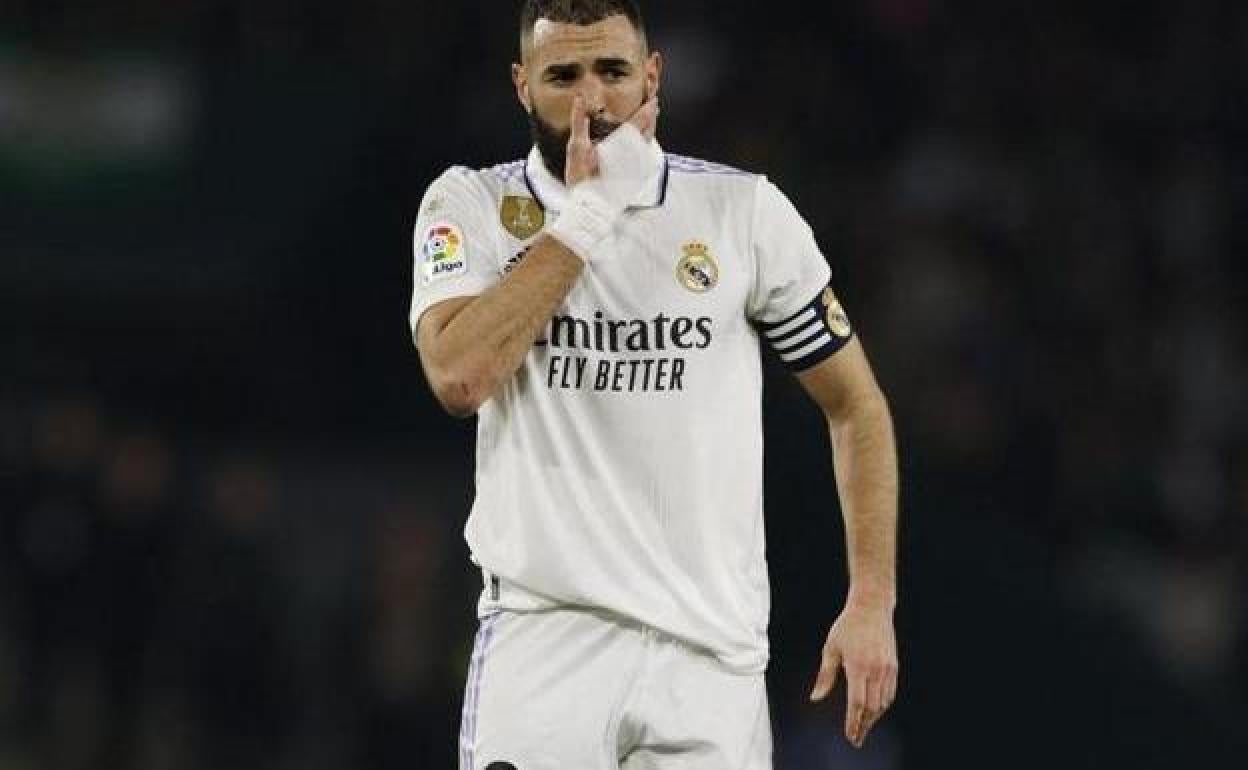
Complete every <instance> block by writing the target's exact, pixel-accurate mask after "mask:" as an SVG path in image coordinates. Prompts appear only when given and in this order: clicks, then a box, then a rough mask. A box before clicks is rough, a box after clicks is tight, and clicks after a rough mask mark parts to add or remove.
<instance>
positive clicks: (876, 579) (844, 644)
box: [798, 338, 898, 746]
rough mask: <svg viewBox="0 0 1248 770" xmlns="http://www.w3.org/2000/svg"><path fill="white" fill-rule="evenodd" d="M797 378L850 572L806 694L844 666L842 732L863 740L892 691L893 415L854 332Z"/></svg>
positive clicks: (819, 693) (825, 687)
mask: <svg viewBox="0 0 1248 770" xmlns="http://www.w3.org/2000/svg"><path fill="white" fill-rule="evenodd" d="M798 380H799V381H800V382H801V384H802V386H803V387H804V388H805V389H806V391H807V392H808V393H809V394H810V395H811V397H812V398H814V400H815V401H816V402H817V403H818V404H819V407H820V408H821V409H822V410H823V413H824V416H825V417H826V419H827V423H828V432H829V434H830V436H831V440H832V448H833V453H834V462H835V472H836V481H837V490H838V493H839V495H840V500H841V510H842V511H843V512H844V517H845V540H846V549H847V552H848V555H849V576H850V587H849V597H848V599H847V601H846V603H845V608H844V610H842V612H841V614H840V616H839V617H838V618H837V619H836V622H835V623H833V624H832V628H831V629H830V630H829V632H828V638H827V641H826V642H825V644H824V650H823V659H822V662H821V666H820V670H819V675H818V677H817V679H816V681H815V688H814V691H813V692H812V693H811V699H812V700H821V699H822V698H824V697H826V696H827V695H828V693H829V692H831V691H832V688H833V687H834V686H835V684H836V677H837V670H838V669H839V668H842V667H843V668H844V669H845V673H846V684H847V688H848V692H847V698H848V709H847V711H846V717H845V735H846V737H847V738H849V740H850V741H852V742H853V743H854V745H856V746H861V745H862V742H863V741H864V740H865V739H866V736H867V732H868V731H869V730H870V729H871V727H872V726H873V725H874V724H875V722H876V721H877V720H878V719H879V718H880V717H881V716H882V715H883V713H884V712H885V711H886V710H887V709H888V707H889V706H890V705H891V704H892V702H893V699H894V698H895V697H896V692H897V669H898V664H897V642H896V637H895V634H894V631H893V609H894V608H895V606H896V603H897V576H896V558H897V557H896V554H897V452H896V447H895V445H894V439H893V424H892V418H891V417H890V415H889V410H888V404H887V402H886V401H885V399H884V395H883V393H881V392H880V388H879V386H878V385H877V384H876V382H875V377H874V375H873V374H872V373H871V367H870V365H869V364H868V363H867V359H866V355H865V354H864V353H863V350H862V345H861V344H860V343H859V341H858V339H857V338H855V339H853V340H851V341H850V343H849V344H848V345H846V347H845V348H844V350H842V351H841V352H840V353H838V354H837V355H834V356H832V357H831V358H828V359H826V360H825V361H823V362H822V363H820V364H818V365H817V366H815V367H813V368H811V369H810V370H809V371H806V372H803V373H802V374H800V375H798Z"/></svg>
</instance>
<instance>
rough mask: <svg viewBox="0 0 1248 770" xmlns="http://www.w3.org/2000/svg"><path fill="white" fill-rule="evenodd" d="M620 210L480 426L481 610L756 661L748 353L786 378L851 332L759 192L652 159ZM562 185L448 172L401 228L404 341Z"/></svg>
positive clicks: (760, 563) (746, 667)
mask: <svg viewBox="0 0 1248 770" xmlns="http://www.w3.org/2000/svg"><path fill="white" fill-rule="evenodd" d="M654 153H655V154H654V168H653V173H652V177H651V183H650V184H649V185H647V187H646V189H645V190H644V191H643V193H642V194H641V195H640V196H639V197H638V199H637V200H636V201H634V202H633V205H632V206H630V207H629V208H628V209H627V211H626V212H625V213H624V214H623V215H622V216H621V218H620V220H619V221H618V223H617V224H616V226H615V228H614V231H613V233H612V234H611V235H610V237H608V238H607V239H606V240H605V241H604V242H603V243H602V244H601V246H600V248H599V251H598V253H596V254H594V258H593V260H592V261H591V262H590V263H588V264H587V265H586V267H585V269H584V271H583V272H582V274H581V276H580V278H579V279H578V281H577V283H576V285H575V286H574V287H573V289H572V291H571V292H570V293H569V294H568V296H567V298H566V299H565V300H564V302H563V304H562V305H561V306H560V307H559V308H558V310H557V311H556V312H555V314H554V316H553V317H552V318H551V319H550V321H549V323H548V324H547V326H546V329H545V332H544V334H542V335H541V336H540V338H539V339H538V340H537V342H536V344H534V346H533V348H532V350H531V351H529V353H528V355H527V356H526V358H525V359H524V362H523V364H522V365H521V366H520V368H519V370H518V371H517V372H516V374H515V376H514V377H512V378H511V379H510V381H508V382H506V383H505V384H504V385H503V386H502V387H501V389H500V390H499V391H498V392H497V393H496V394H495V395H494V396H493V397H492V398H491V399H489V400H488V401H487V402H486V403H485V404H484V405H483V406H482V407H481V409H480V410H479V413H478V426H477V449H476V461H477V466H476V498H475V501H474V503H473V506H472V512H471V514H470V516H469V518H468V523H467V526H466V529H465V535H466V538H467V541H468V544H469V546H470V548H471V550H472V555H473V559H474V561H476V562H477V563H478V564H479V565H480V566H481V567H482V568H483V569H484V570H485V571H486V572H487V573H488V574H490V575H493V576H498V577H499V578H501V581H502V583H501V585H502V586H504V589H503V590H502V591H500V592H498V593H497V595H491V593H492V592H489V591H487V592H486V595H483V598H482V605H481V607H482V609H483V611H484V610H486V609H492V608H494V607H504V608H512V609H517V610H533V609H540V608H542V607H549V606H556V605H574V606H587V607H594V608H598V609H601V610H604V611H606V612H610V613H616V614H619V615H623V616H627V617H629V618H632V619H635V620H637V621H639V622H642V623H645V624H647V625H650V626H652V627H655V628H657V629H660V630H663V631H665V632H667V633H670V634H672V635H675V636H677V637H680V638H682V639H684V640H686V641H688V642H690V643H692V644H695V645H698V646H701V647H703V648H705V649H707V650H709V651H710V652H711V653H713V654H714V655H715V656H716V657H717V658H719V660H720V661H722V663H723V664H724V665H725V666H727V667H729V668H730V669H732V670H736V671H740V672H742V673H752V672H758V671H761V670H763V669H764V668H765V666H766V662H767V649H768V648H767V620H768V612H769V598H770V593H769V589H768V582H767V564H766V560H765V556H764V536H763V515H762V514H763V483H762V482H763V472H762V471H763V469H762V453H763V441H762V414H761V395H762V371H761V361H760V354H759V342H760V340H762V339H765V340H767V341H768V343H769V344H770V345H772V346H773V347H774V348H775V350H776V351H777V352H778V354H779V357H780V359H781V360H782V361H784V362H785V364H787V365H788V366H789V367H791V368H793V369H795V370H801V369H804V368H807V367H810V366H812V365H814V364H816V363H818V362H819V361H821V360H823V359H824V358H826V357H828V356H830V355H832V354H833V353H835V352H836V351H837V350H839V349H840V348H841V347H842V346H843V345H844V344H845V343H846V342H847V341H848V339H849V337H850V334H851V332H850V329H849V326H848V322H847V321H846V320H845V316H844V314H843V312H842V311H841V310H840V306H839V303H837V302H836V300H835V297H834V296H833V295H832V293H831V291H830V290H829V289H828V278H829V270H828V265H827V262H826V260H825V259H824V257H823V255H822V254H821V253H820V250H819V248H818V246H817V245H816V243H815V239H814V237H813V235H812V233H811V230H810V227H809V226H807V224H806V223H805V222H804V221H803V219H802V217H801V216H800V215H799V214H798V212H797V211H796V210H795V209H794V207H793V206H792V204H791V203H790V202H789V201H788V200H787V199H786V198H785V196H784V195H783V194H782V193H781V192H780V191H779V190H778V189H777V188H776V187H775V186H774V185H773V184H772V183H771V182H769V181H768V180H767V179H766V178H765V177H762V176H758V175H754V174H748V173H743V172H740V171H737V170H735V169H731V168H728V167H726V166H721V165H717V164H712V163H707V162H704V161H699V160H693V159H690V158H684V157H679V156H675V155H665V154H663V153H662V151H661V150H660V149H659V148H658V145H657V144H655V145H654ZM567 197H568V195H567V190H566V189H565V188H564V186H563V184H562V183H561V182H560V181H559V180H557V179H555V178H554V177H553V176H552V175H551V174H550V173H549V171H547V169H546V167H545V165H544V164H543V162H542V160H541V156H540V155H539V154H538V152H537V150H536V149H534V150H533V151H532V152H531V153H530V154H529V157H528V159H527V160H523V161H517V162H515V163H509V164H506V165H500V166H495V167H493V168H489V169H485V170H481V171H474V170H469V169H465V168H461V167H455V168H452V169H450V170H448V171H447V172H446V173H444V174H443V175H442V176H441V177H440V178H438V179H437V180H436V181H435V182H434V183H433V184H432V185H431V186H430V188H429V190H428V192H427V194H426V195H425V197H424V200H423V202H422V203H421V208H420V212H419V215H418V219H417V223H416V228H415V239H414V241H415V256H416V260H415V262H416V263H415V273H414V274H415V281H414V283H415V290H414V293H413V299H412V306H411V324H412V330H413V333H415V329H416V325H417V324H418V323H419V321H420V318H421V315H422V314H423V313H424V311H425V310H426V309H428V308H429V307H430V306H431V305H434V304H436V303H438V302H440V301H442V300H445V299H448V298H452V297H460V296H468V295H475V294H480V293H482V292H484V291H486V290H488V289H489V288H490V287H491V286H492V285H494V284H496V283H498V282H500V281H506V280H507V274H508V273H509V272H510V271H511V269H513V268H514V267H515V265H516V264H518V263H519V262H520V261H521V260H523V259H524V254H525V251H526V249H528V248H529V246H531V245H532V243H533V242H534V240H535V239H537V238H539V237H540V236H541V232H542V229H543V227H544V226H545V225H546V224H549V223H550V222H552V221H554V219H555V218H556V217H558V216H559V211H560V210H561V209H562V208H563V207H564V206H565V204H566V202H567Z"/></svg>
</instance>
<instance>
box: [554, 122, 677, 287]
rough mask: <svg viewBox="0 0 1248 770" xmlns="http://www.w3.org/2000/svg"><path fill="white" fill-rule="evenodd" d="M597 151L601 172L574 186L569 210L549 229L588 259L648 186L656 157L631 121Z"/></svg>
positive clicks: (578, 253) (605, 140)
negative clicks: (630, 204) (646, 185)
mask: <svg viewBox="0 0 1248 770" xmlns="http://www.w3.org/2000/svg"><path fill="white" fill-rule="evenodd" d="M597 150H598V175H597V176H594V177H590V178H589V179H586V180H584V181H582V182H581V183H580V184H578V185H576V186H575V187H573V188H572V193H571V196H570V199H569V201H568V208H567V210H566V211H563V212H561V213H560V214H559V218H558V219H557V220H555V222H554V224H552V225H550V227H548V228H547V230H546V232H547V233H548V234H550V235H551V236H553V237H554V238H557V239H558V240H559V242H560V243H562V244H563V245H564V246H567V247H568V248H569V249H571V250H572V251H573V252H575V253H576V255H577V256H578V257H580V258H581V259H582V260H584V261H586V262H589V261H590V260H591V259H593V251H594V248H595V247H596V246H597V245H598V244H599V243H601V242H602V240H603V239H605V238H606V237H607V236H608V235H610V233H611V228H612V227H613V226H614V225H615V220H616V219H617V218H618V217H619V216H620V214H621V213H623V211H624V209H625V208H626V207H627V206H628V204H629V203H631V202H632V201H634V200H636V198H637V196H638V194H639V193H640V192H641V191H642V188H643V187H645V184H646V180H647V179H648V178H649V176H650V173H651V172H652V170H653V169H652V166H653V165H654V160H655V159H654V155H653V152H652V150H651V147H650V143H649V142H648V141H647V140H646V138H645V137H643V136H642V135H641V132H640V131H638V130H637V128H636V127H635V126H633V125H632V124H630V123H625V124H624V125H622V126H620V127H619V128H617V129H616V130H615V131H612V132H611V135H610V136H608V137H607V138H606V139H604V140H602V141H601V142H599V143H598V146H597Z"/></svg>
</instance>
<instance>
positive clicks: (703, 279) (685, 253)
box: [676, 240, 719, 294]
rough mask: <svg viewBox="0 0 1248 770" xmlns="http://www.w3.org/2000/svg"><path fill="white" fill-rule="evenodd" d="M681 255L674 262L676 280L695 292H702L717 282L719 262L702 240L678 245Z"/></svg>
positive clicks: (708, 289) (711, 287) (713, 286)
mask: <svg viewBox="0 0 1248 770" xmlns="http://www.w3.org/2000/svg"><path fill="white" fill-rule="evenodd" d="M680 250H681V252H682V256H681V258H680V261H679V262H677V263H676V280H677V281H679V282H680V285H681V286H684V287H685V288H686V289H688V290H689V291H691V292H694V293H695V294H702V293H704V292H708V291H710V290H711V289H713V288H715V286H716V284H718V283H719V263H718V262H716V261H715V257H714V256H712V255H711V249H710V247H709V246H707V245H706V244H705V243H703V242H702V241H697V240H693V241H686V242H685V244H684V245H683V246H681V247H680Z"/></svg>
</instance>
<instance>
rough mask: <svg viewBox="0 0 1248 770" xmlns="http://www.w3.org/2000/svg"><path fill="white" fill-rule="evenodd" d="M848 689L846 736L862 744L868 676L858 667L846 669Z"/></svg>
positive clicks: (858, 744) (856, 743)
mask: <svg viewBox="0 0 1248 770" xmlns="http://www.w3.org/2000/svg"><path fill="white" fill-rule="evenodd" d="M845 679H846V680H847V682H846V683H847V684H848V685H849V686H848V687H847V688H846V690H847V692H846V700H847V703H846V704H845V705H846V709H845V737H846V738H848V739H849V741H850V743H852V744H854V745H855V746H859V747H861V746H862V738H861V737H860V734H861V733H860V731H861V730H862V726H863V720H864V719H865V718H866V710H867V677H866V675H865V674H864V673H863V671H862V670H861V669H859V668H857V667H855V668H854V669H850V668H848V667H847V668H846V669H845Z"/></svg>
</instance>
